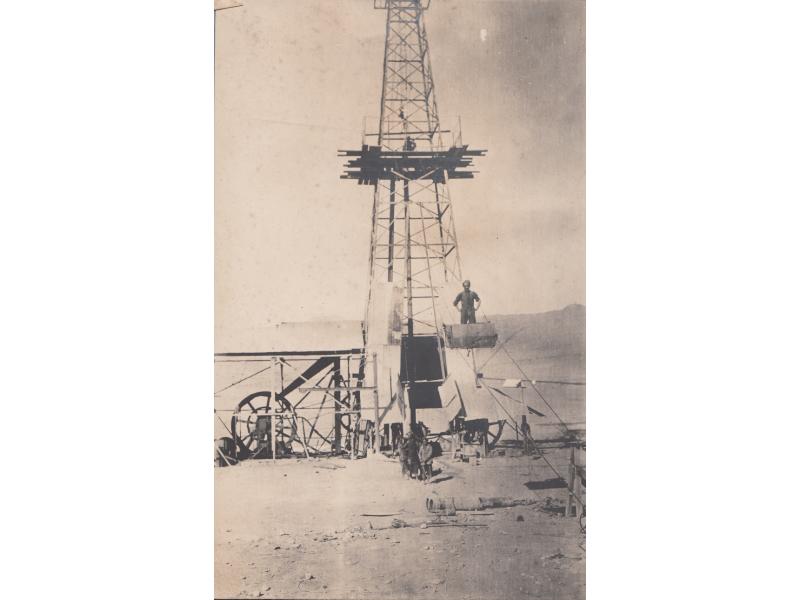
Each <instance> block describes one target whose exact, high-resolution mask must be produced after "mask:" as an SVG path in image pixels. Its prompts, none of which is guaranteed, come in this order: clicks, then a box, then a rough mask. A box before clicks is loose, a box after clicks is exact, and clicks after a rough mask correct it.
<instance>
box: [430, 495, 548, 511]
mask: <svg viewBox="0 0 800 600" xmlns="http://www.w3.org/2000/svg"><path fill="white" fill-rule="evenodd" d="M537 502H538V500H536V499H534V498H509V497H507V496H502V497H495V498H482V497H480V496H466V497H461V498H426V499H425V508H427V509H428V512H432V513H444V514H455V512H456V511H465V510H485V509H487V508H505V507H511V506H525V505H530V504H536V503H537Z"/></svg>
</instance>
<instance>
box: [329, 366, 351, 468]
mask: <svg viewBox="0 0 800 600" xmlns="http://www.w3.org/2000/svg"><path fill="white" fill-rule="evenodd" d="M341 360H342V359H341V358H339V357H336V358H335V359H334V361H333V368H334V374H333V385H334V392H333V399H334V402H333V410H334V416H333V419H334V421H333V423H334V433H333V451H334V454H336V455H337V456H338V454H339V453H340V452H341V451H342V415H341V414H340V413H341V412H342V408H341V406H340V404H339V403H340V402H341V400H342V394H341V392H340V391H339V386H340V382H341V377H342V371H341V369H342V362H341ZM351 421H352V419H351Z"/></svg>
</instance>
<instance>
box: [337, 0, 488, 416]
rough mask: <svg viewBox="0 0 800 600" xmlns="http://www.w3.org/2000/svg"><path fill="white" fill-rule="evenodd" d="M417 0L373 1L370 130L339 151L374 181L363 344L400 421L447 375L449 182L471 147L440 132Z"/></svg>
mask: <svg viewBox="0 0 800 600" xmlns="http://www.w3.org/2000/svg"><path fill="white" fill-rule="evenodd" d="M429 4H430V2H429V1H428V2H426V1H424V0H375V1H374V7H375V8H377V9H381V10H385V11H386V40H385V47H384V57H383V86H382V91H381V105H380V117H379V119H378V123H377V127H376V130H374V131H370V132H368V131H366V128H365V132H364V137H363V140H362V145H361V148H360V149H358V150H343V151H340V156H342V157H347V158H348V161H347V163H346V164H345V171H344V173H343V174H342V176H341V177H342V178H343V179H354V180H356V181H357V182H358V183H359V184H360V185H368V186H372V188H373V193H372V198H373V202H372V234H371V243H370V255H369V256H370V291H369V297H368V300H367V310H366V318H365V320H364V331H363V333H364V343H365V346H366V347H367V348H371V349H373V350H377V351H378V353H379V356H380V357H381V358H380V360H381V362H382V363H383V364H386V363H389V365H390V366H394V371H393V372H392V374H391V375H390V380H392V381H398V385H399V386H400V387H401V388H402V393H403V401H404V403H405V405H406V406H408V407H409V408H410V410H408V411H404V413H405V414H404V415H403V417H404V420H405V421H406V422H410V423H414V422H415V411H416V409H418V408H439V407H441V401H440V399H439V393H438V388H439V386H440V385H441V384H442V383H443V381H444V380H445V378H446V377H447V354H448V352H446V350H448V351H449V350H450V349H449V348H447V349H446V348H445V340H444V336H443V325H444V323H445V322H453V320H454V319H457V317H456V316H455V314H454V312H453V308H452V301H453V298H452V297H451V296H450V290H453V289H457V288H458V287H459V286H460V283H461V280H462V273H461V263H460V257H459V252H458V239H457V237H456V228H455V219H454V208H453V201H452V197H451V194H450V181H451V180H454V179H470V178H472V177H473V176H474V171H471V170H470V169H469V168H470V167H471V165H472V159H473V157H476V156H483V155H484V154H485V151H484V150H471V149H469V148H468V146H467V145H465V144H463V143H462V141H461V134H460V131H459V132H454V131H453V130H449V129H443V128H442V125H441V123H440V120H439V111H438V107H437V104H436V90H435V87H434V80H433V73H432V70H431V53H430V47H429V45H428V38H427V33H426V31H425V20H424V16H425V11H426V10H427V8H428V7H429Z"/></svg>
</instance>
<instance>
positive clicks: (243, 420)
mask: <svg viewBox="0 0 800 600" xmlns="http://www.w3.org/2000/svg"><path fill="white" fill-rule="evenodd" d="M238 409H239V410H238V412H237V413H235V414H234V415H233V417H232V419H231V431H232V432H233V434H234V442H235V444H236V449H237V452H238V457H237V458H238V459H239V460H241V459H245V458H259V457H266V456H267V455H268V454H269V452H270V450H271V449H270V448H268V446H269V444H267V445H264V446H262V447H261V448H259V444H258V440H259V437H260V436H259V434H258V422H259V419H260V418H269V414H270V413H275V415H276V418H275V446H276V448H278V447H285V448H288V449H291V447H292V442H293V441H295V440H297V441H298V442H299V441H300V438H299V437H298V435H297V429H296V427H295V420H294V419H293V418H292V416H293V415H292V411H291V407H290V406H289V404H288V403H287V402H286V401H285V400H282V399H281V398H280V397H279V398H278V401H277V402H273V399H272V392H256V393H254V394H250V395H249V396H247V397H246V398H244V399H243V400H242V401H241V402H239V405H238ZM282 415H285V418H281V416H282ZM266 434H267V435H270V434H271V431H270V430H269V429H267V431H266Z"/></svg>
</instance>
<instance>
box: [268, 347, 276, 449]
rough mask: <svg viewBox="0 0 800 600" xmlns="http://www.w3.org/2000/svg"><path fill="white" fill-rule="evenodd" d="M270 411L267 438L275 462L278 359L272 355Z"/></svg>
mask: <svg viewBox="0 0 800 600" xmlns="http://www.w3.org/2000/svg"><path fill="white" fill-rule="evenodd" d="M271 404H272V410H271V411H269V413H272V414H271V416H270V418H269V438H270V444H271V446H272V462H275V407H276V406H277V405H278V359H277V358H275V357H274V356H273V357H272V403H271Z"/></svg>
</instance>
